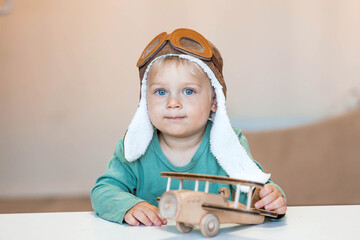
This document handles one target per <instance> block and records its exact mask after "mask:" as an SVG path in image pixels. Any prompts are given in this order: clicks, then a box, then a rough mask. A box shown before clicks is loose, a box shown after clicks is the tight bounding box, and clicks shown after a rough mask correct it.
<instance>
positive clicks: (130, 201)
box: [90, 182, 144, 224]
mask: <svg viewBox="0 0 360 240" xmlns="http://www.w3.org/2000/svg"><path fill="white" fill-rule="evenodd" d="M90 198H91V203H92V206H93V208H94V210H95V212H96V213H97V214H98V215H99V216H100V217H102V218H104V219H106V220H108V221H112V222H118V223H120V224H122V223H124V216H125V214H126V212H127V211H128V210H129V209H131V208H132V207H133V206H135V205H136V204H138V203H140V202H142V201H144V200H142V199H140V198H138V197H136V196H134V195H133V194H131V193H129V192H126V191H124V190H123V189H121V188H120V187H118V186H114V185H106V184H102V183H101V182H98V183H97V184H96V185H95V187H94V188H93V189H92V191H91V195H90Z"/></svg>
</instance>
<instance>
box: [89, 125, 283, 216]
mask: <svg viewBox="0 0 360 240" xmlns="http://www.w3.org/2000/svg"><path fill="white" fill-rule="evenodd" d="M211 125H212V122H211V121H209V122H208V123H207V126H206V131H205V135H204V138H203V140H202V142H201V144H200V146H199V148H198V149H197V151H196V153H195V155H194V156H193V158H192V159H191V161H190V163H189V164H187V165H185V166H183V167H177V166H174V165H173V164H172V163H171V162H170V161H169V160H168V159H167V158H166V156H165V155H164V154H163V152H162V150H161V147H160V144H159V140H158V136H157V132H156V130H155V132H154V135H153V139H152V140H151V142H150V144H149V147H148V149H147V150H146V152H145V154H144V155H143V156H141V157H140V159H138V160H136V161H134V162H128V161H126V160H125V157H124V150H123V138H121V139H120V140H119V141H118V143H117V144H116V148H115V153H114V155H113V157H112V158H111V160H110V162H109V164H108V166H107V170H106V173H105V174H104V175H102V176H100V177H99V178H98V179H97V181H96V184H95V186H94V187H93V189H92V191H91V202H92V206H93V208H94V210H95V212H96V213H97V214H98V215H99V216H100V217H102V218H104V219H106V220H109V221H113V222H118V223H123V222H124V216H125V214H126V212H127V211H128V210H129V209H130V208H132V207H133V206H134V205H136V204H137V203H139V202H142V201H147V202H149V203H151V204H153V205H155V206H157V205H158V203H157V201H156V199H157V197H160V196H161V195H162V194H163V193H164V192H165V191H166V185H167V178H163V177H161V176H160V173H161V172H185V173H198V174H209V175H218V176H227V174H226V172H225V171H224V170H223V169H222V168H221V166H220V165H219V163H218V162H217V160H216V159H215V157H214V156H213V154H212V153H211V151H210V143H209V137H210V129H211ZM234 131H235V133H236V134H237V135H238V138H239V141H240V144H241V145H242V146H243V147H244V149H245V150H246V151H247V153H248V154H249V156H250V158H252V157H251V154H250V150H249V145H248V142H247V140H246V138H245V137H244V135H243V134H242V133H241V130H240V129H237V128H234ZM254 162H255V163H256V164H257V165H258V166H259V168H260V169H261V170H262V168H261V166H260V165H259V164H258V163H257V162H256V161H254ZM267 184H273V185H275V186H276V187H278V188H279V190H280V191H281V193H282V194H283V196H284V197H285V195H284V193H283V191H282V190H281V188H280V187H279V186H277V185H276V184H275V183H273V181H272V180H271V179H269V181H268V182H267ZM194 185H195V183H194V181H186V180H184V182H183V189H189V190H193V189H194ZM178 186H179V180H173V181H172V183H171V189H178ZM221 187H227V188H229V189H230V190H231V186H230V185H227V184H220V183H210V186H209V192H210V193H217V192H218V190H219V189H220V188H221ZM204 188H205V183H203V182H200V183H199V191H203V190H204ZM135 191H136V196H135V195H134V194H135ZM240 202H242V203H244V204H245V203H246V194H241V195H240Z"/></svg>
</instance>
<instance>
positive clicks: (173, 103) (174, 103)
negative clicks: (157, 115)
mask: <svg viewBox="0 0 360 240" xmlns="http://www.w3.org/2000/svg"><path fill="white" fill-rule="evenodd" d="M167 108H168V109H173V108H175V109H176V108H182V105H181V103H180V101H179V99H177V98H176V97H170V98H169V101H168V103H167Z"/></svg>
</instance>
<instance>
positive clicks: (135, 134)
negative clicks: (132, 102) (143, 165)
mask: <svg viewBox="0 0 360 240" xmlns="http://www.w3.org/2000/svg"><path fill="white" fill-rule="evenodd" d="M144 97H145V98H146V95H145V96H142V98H144ZM153 134H154V129H153V125H152V124H151V122H150V119H149V114H148V111H147V106H146V101H144V100H143V99H141V100H140V103H139V107H138V109H137V110H136V113H135V115H134V117H133V119H132V121H131V123H130V125H129V128H128V130H127V132H126V135H125V137H124V155H125V159H126V160H127V161H129V162H132V161H134V160H136V159H138V158H140V157H141V155H143V154H144V153H145V152H146V149H147V148H148V146H149V144H150V142H151V139H152V137H153Z"/></svg>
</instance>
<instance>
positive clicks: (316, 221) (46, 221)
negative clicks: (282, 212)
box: [0, 205, 360, 240]
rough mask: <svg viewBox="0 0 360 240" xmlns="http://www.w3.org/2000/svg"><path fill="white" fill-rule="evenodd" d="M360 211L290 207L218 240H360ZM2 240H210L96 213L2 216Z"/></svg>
mask: <svg viewBox="0 0 360 240" xmlns="http://www.w3.org/2000/svg"><path fill="white" fill-rule="evenodd" d="M359 216H360V205H351V206H313V207H289V208H288V212H287V217H286V219H285V220H284V221H280V222H270V221H266V222H265V223H263V224H260V225H247V226H246V225H242V226H240V225H235V224H222V225H221V229H220V232H219V234H218V235H217V236H216V237H215V238H212V239H247V240H252V239H360V237H359V236H358V235H359V233H358V230H359V229H360V220H359ZM0 239H6V240H7V239H21V240H25V239H40V240H41V239H51V240H54V239H71V240H76V239H84V240H91V239H116V240H121V239H126V240H128V239H130V240H137V239H145V240H148V239H206V238H204V237H203V236H202V235H201V233H200V230H199V229H198V228H195V229H194V230H193V231H192V232H191V233H188V234H182V233H179V232H178V231H177V230H176V227H175V223H174V222H171V221H169V223H168V225H166V226H162V227H145V226H137V227H132V226H128V225H120V224H116V223H111V222H108V221H105V220H103V219H101V218H99V217H97V216H96V215H95V214H94V213H93V212H72V213H70V212H69V213H26V214H0Z"/></svg>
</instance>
